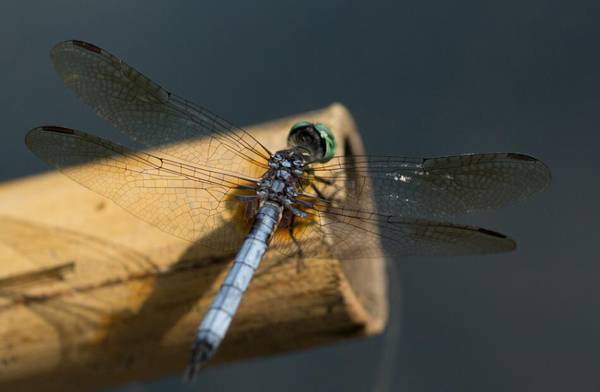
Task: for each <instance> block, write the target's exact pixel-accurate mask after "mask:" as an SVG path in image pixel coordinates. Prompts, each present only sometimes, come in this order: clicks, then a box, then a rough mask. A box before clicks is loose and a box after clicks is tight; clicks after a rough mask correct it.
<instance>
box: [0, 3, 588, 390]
mask: <svg viewBox="0 0 600 392" xmlns="http://www.w3.org/2000/svg"><path fill="white" fill-rule="evenodd" d="M599 11H600V3H598V2H597V1H571V2H567V1H554V0H547V1H541V0H539V1H538V0H525V1H524V0H521V1H510V0H508V1H481V0H478V1H467V0H459V1H452V2H449V1H443V0H409V1H395V2H376V1H370V2H358V1H357V2H353V1H313V2H309V1H281V0H280V1H263V2H247V1H238V2H218V1H203V2H191V1H190V2H177V3H176V2H171V1H162V2H158V1H143V2H142V1H111V0H104V1H98V2H88V1H70V2H68V1H52V2H47V1H38V2H28V1H3V2H2V3H1V4H0V47H1V49H2V55H1V56H0V75H1V76H0V78H1V81H2V83H1V84H0V86H1V89H2V91H1V94H0V108H1V109H0V114H1V117H2V122H3V126H2V128H1V129H0V134H1V136H2V142H1V143H0V180H2V181H6V180H10V179H13V178H18V177H22V176H26V175H31V174H35V173H40V172H42V171H45V170H48V169H47V167H46V166H45V165H44V164H43V163H42V162H40V161H38V160H37V159H36V158H35V157H34V156H33V155H32V154H31V153H29V151H28V150H27V149H26V148H25V146H24V144H23V137H24V135H25V133H26V131H27V130H29V129H30V128H32V127H34V126H37V125H41V124H60V125H64V126H69V127H75V128H80V129H83V130H87V131H89V132H92V133H95V134H98V135H102V136H105V137H110V138H113V139H117V140H122V137H121V136H120V135H119V133H118V132H117V131H115V130H113V129H111V127H110V126H109V125H108V124H106V123H105V122H103V121H102V120H100V119H98V118H96V116H95V115H94V114H93V112H92V111H91V110H90V109H89V108H87V107H85V106H84V105H83V104H82V103H80V102H79V101H78V100H77V99H76V98H75V96H74V95H73V94H72V93H71V92H69V91H67V90H66V89H65V88H64V87H63V85H62V82H61V81H60V80H59V79H58V77H57V76H56V75H55V73H54V71H53V70H52V69H51V66H50V61H49V57H48V51H49V49H50V48H51V47H52V45H54V44H55V43H57V42H59V41H62V40H65V39H72V38H77V39H82V40H87V41H90V42H93V43H95V44H96V45H99V46H101V47H104V48H106V49H108V50H109V51H111V52H113V53H114V54H116V55H118V56H120V57H122V58H124V59H126V61H127V62H128V63H130V64H132V65H133V66H135V67H136V68H138V69H139V70H141V71H142V72H144V73H145V74H147V75H148V76H150V77H151V78H153V79H154V80H156V81H157V82H159V83H161V84H162V85H164V86H166V87H168V88H169V89H171V90H172V91H175V92H176V93H178V94H180V95H182V96H184V97H187V98H188V99H190V100H192V101H194V102H197V103H199V104H201V105H204V106H206V107H208V108H210V109H211V110H213V111H214V112H216V113H219V114H220V115H222V116H224V117H225V118H227V119H229V120H230V121H232V122H234V123H237V124H240V125H247V124H252V123H257V122H261V121H264V120H269V119H273V118H277V117H281V116H286V115H289V114H293V113H298V112H302V111H306V110H310V109H316V108H320V107H323V106H325V105H327V104H329V103H330V102H332V101H340V102H342V103H344V104H345V105H347V106H348V107H349V109H350V110H351V112H352V113H353V115H354V116H355V118H356V120H357V122H358V125H359V127H360V130H361V133H362V136H363V139H364V141H365V144H366V147H367V150H368V152H369V153H371V154H396V155H417V156H419V155H424V156H430V155H445V154H455V153H462V152H490V151H518V152H527V153H530V154H532V155H535V156H537V157H539V158H541V159H543V160H544V161H545V162H546V163H547V164H548V165H549V166H550V168H551V169H552V173H553V184H552V186H551V188H550V190H549V191H548V192H547V193H545V194H542V195H540V196H539V197H537V198H535V199H533V200H531V201H530V202H528V203H525V204H523V205H518V206H515V207H511V208H509V209H506V210H503V211H501V212H498V213H489V214H483V215H480V216H478V217H475V218H474V219H473V220H472V221H470V222H471V223H477V224H479V225H482V226H484V227H489V228H492V229H497V230H500V231H502V232H506V233H508V234H511V235H512V236H513V237H514V238H516V239H517V241H518V242H519V248H518V250H517V251H516V252H515V253H512V254H506V255H500V256H493V257H492V256H490V257H471V258H467V257H465V258H453V259H435V258H420V259H418V258H410V259H406V260H399V263H398V264H397V265H396V268H395V271H393V272H392V274H391V275H392V280H393V282H392V284H393V287H392V291H391V296H392V304H393V309H392V322H391V325H390V328H389V329H388V332H387V333H386V335H384V336H381V337H377V338H372V339H368V340H364V341H358V342H351V343H344V344H341V345H337V346H334V347H327V348H321V349H316V350H312V351H307V352H303V353H294V354H289V355H283V356H277V357H273V358H266V359H260V360H256V361H252V362H244V363H239V364H235V365H230V366H223V367H219V368H214V369H209V370H207V371H206V372H205V373H204V374H203V375H202V378H201V379H200V381H199V383H198V384H197V385H195V386H191V387H190V386H185V385H181V383H180V381H179V378H177V377H173V378H170V379H164V380H157V381H154V382H150V383H146V384H138V385H133V386H127V387H123V388H121V389H118V391H122V392H126V391H127V392H133V391H161V390H181V391H192V390H198V391H221V390H239V389H242V388H244V390H247V391H259V390H260V391H280V390H286V391H306V390H312V391H332V390H345V391H385V390H390V391H391V390H393V391H567V390H576V391H598V390H600V369H599V366H600V340H599V339H600V316H599V314H598V313H599V311H600V308H599V306H598V305H600V285H599V284H598V283H597V282H598V281H599V280H600V278H599V275H600V264H599V263H598V257H597V251H596V246H597V244H598V238H599V237H598V229H597V227H598V223H597V218H598V216H599V214H598V212H599V211H600V209H599V207H598V205H599V203H598V200H599V196H600V195H599V193H600V192H599V191H600V185H599V184H598V178H599V176H598V174H597V170H598V169H599V168H600V156H599V155H598V151H599V150H600V148H599V146H598V143H599V142H600V137H599V136H598V127H599V120H600V116H599V114H598V113H599V111H598V107H599V104H600V56H599V55H598V42H600V23H599V22H598V21H599V20H600V19H599V17H600V13H599Z"/></svg>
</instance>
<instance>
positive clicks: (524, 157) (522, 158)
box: [506, 152, 537, 162]
mask: <svg viewBox="0 0 600 392" xmlns="http://www.w3.org/2000/svg"><path fill="white" fill-rule="evenodd" d="M506 156H507V157H509V158H510V159H514V160H517V161H530V162H535V161H537V159H535V158H534V157H532V156H529V155H525V154H518V153H514V152H511V153H509V154H507V155H506Z"/></svg>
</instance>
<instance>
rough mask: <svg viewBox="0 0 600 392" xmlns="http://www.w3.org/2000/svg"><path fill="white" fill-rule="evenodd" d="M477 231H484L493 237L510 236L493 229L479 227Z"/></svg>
mask: <svg viewBox="0 0 600 392" xmlns="http://www.w3.org/2000/svg"><path fill="white" fill-rule="evenodd" d="M477 231H479V232H480V233H483V234H487V235H491V236H493V237H498V238H508V237H506V236H505V235H504V234H500V233H498V232H497V231H493V230H488V229H483V228H479V229H477Z"/></svg>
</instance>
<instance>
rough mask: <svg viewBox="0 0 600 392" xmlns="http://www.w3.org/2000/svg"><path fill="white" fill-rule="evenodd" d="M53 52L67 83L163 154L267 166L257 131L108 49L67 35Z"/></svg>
mask: <svg viewBox="0 0 600 392" xmlns="http://www.w3.org/2000/svg"><path fill="white" fill-rule="evenodd" d="M50 54H51V58H52V62H53V64H54V67H55V69H56V71H57V72H58V74H59V76H60V77H61V78H62V80H63V81H64V83H65V84H66V85H67V87H69V88H70V89H71V90H73V91H74V92H75V94H77V95H78V96H79V97H80V98H81V99H82V100H83V101H84V102H85V103H87V104H88V105H90V106H91V107H92V108H94V109H95V110H96V112H97V113H98V114H99V115H100V116H101V117H103V118H105V119H106V120H108V121H110V122H111V123H112V124H113V125H114V126H115V127H117V128H119V129H121V130H122V131H124V132H125V133H126V134H127V135H129V136H130V137H131V138H132V139H134V140H135V141H137V142H139V143H141V144H144V145H146V146H148V147H151V148H158V147H159V146H160V148H161V155H167V156H170V157H175V158H178V159H179V160H181V161H183V162H186V163H190V164H210V165H211V166H212V167H215V168H218V169H223V170H229V171H234V172H237V173H239V174H242V175H247V176H256V175H257V173H258V172H261V171H264V168H265V167H266V160H267V159H268V158H269V157H270V152H269V151H268V150H267V149H266V148H265V147H264V146H262V145H261V144H260V143H259V142H258V141H257V140H256V139H255V138H254V137H252V135H250V134H249V133H248V132H246V131H244V130H242V129H240V128H237V127H235V126H234V125H232V124H230V123H228V122H227V121H225V120H223V119H221V118H219V117H218V116H216V115H215V114H213V113H211V112H210V111H208V110H206V109H204V108H201V107H199V106H196V105H194V104H192V103H191V102H188V101H186V100H185V99H183V98H180V97H178V96H176V95H175V94H172V93H170V92H169V91H167V90H165V89H163V88H162V87H160V86H159V85H157V84H156V83H154V82H153V81H151V80H150V79H148V78H147V77H145V76H144V75H142V74H141V73H139V72H138V71H136V70H135V69H133V68H132V67H130V66H129V65H127V64H126V63H125V62H123V61H121V60H120V59H118V58H117V57H115V56H113V55H111V54H110V53H108V52H107V51H105V50H104V49H101V48H99V47H97V46H94V45H92V44H89V43H87V42H82V41H66V42H61V43H59V44H58V45H56V46H55V47H54V48H53V49H52V50H51V53H50ZM198 138H200V139H198ZM182 141H186V143H185V144H182V143H180V142H182Z"/></svg>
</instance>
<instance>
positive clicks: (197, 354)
mask: <svg viewBox="0 0 600 392" xmlns="http://www.w3.org/2000/svg"><path fill="white" fill-rule="evenodd" d="M213 354H214V348H213V345H211V344H210V343H208V342H206V341H203V340H201V341H198V342H196V344H194V348H193V349H192V359H191V361H190V364H189V365H188V367H187V369H186V371H185V374H184V376H183V378H184V380H185V382H187V383H192V382H194V381H195V380H196V377H197V375H198V373H199V372H200V370H202V368H204V366H206V364H207V363H208V361H209V360H210V358H211V357H212V355H213Z"/></svg>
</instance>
